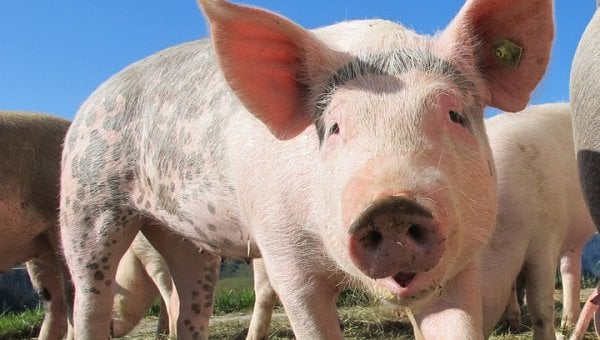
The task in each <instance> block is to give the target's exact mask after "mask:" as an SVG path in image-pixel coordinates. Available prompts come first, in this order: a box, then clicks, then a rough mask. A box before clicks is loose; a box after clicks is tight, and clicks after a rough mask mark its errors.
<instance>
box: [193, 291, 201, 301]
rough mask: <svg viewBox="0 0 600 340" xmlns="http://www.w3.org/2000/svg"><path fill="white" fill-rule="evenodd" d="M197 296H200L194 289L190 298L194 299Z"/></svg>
mask: <svg viewBox="0 0 600 340" xmlns="http://www.w3.org/2000/svg"><path fill="white" fill-rule="evenodd" d="M198 296H200V293H199V292H198V291H197V290H195V291H193V292H192V299H194V300H195V299H197V298H198Z"/></svg>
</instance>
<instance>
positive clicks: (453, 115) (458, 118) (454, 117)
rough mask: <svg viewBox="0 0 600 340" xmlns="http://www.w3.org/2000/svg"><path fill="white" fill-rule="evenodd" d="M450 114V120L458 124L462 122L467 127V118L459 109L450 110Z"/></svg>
mask: <svg viewBox="0 0 600 340" xmlns="http://www.w3.org/2000/svg"><path fill="white" fill-rule="evenodd" d="M448 116H449V117H450V120H451V121H453V122H454V123H456V124H460V125H462V126H464V127H466V125H467V119H466V118H465V116H464V115H463V114H462V113H460V112H458V111H454V110H450V111H448Z"/></svg>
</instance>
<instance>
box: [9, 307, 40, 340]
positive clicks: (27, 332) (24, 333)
mask: <svg viewBox="0 0 600 340" xmlns="http://www.w3.org/2000/svg"><path fill="white" fill-rule="evenodd" d="M43 320H44V311H43V310H42V309H41V308H38V309H33V310H28V311H25V312H23V313H19V314H13V313H2V314H0V340H4V339H6V340H8V339H24V338H31V337H34V336H37V334H38V333H39V331H40V326H41V324H42V321H43Z"/></svg>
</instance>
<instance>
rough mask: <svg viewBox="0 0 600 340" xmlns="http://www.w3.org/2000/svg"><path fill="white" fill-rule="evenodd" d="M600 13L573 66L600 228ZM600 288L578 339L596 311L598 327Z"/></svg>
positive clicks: (585, 165)
mask: <svg viewBox="0 0 600 340" xmlns="http://www.w3.org/2000/svg"><path fill="white" fill-rule="evenodd" d="M599 39H600V12H599V11H598V10H596V14H594V16H593V17H592V20H591V21H590V23H589V24H588V26H587V28H586V30H585V32H584V33H583V36H582V37H581V41H580V42H579V45H578V46H577V51H576V53H575V58H574V60H573V67H572V69H571V84H570V87H571V107H572V110H573V117H572V119H573V134H574V141H575V149H576V151H577V164H578V166H579V179H580V181H581V187H582V190H583V193H584V197H585V200H586V202H587V205H588V208H589V209H590V212H591V214H592V218H593V219H594V223H595V224H596V227H597V228H598V230H600V190H599V189H598V188H600V115H599V114H598V111H599V110H600V98H598V93H600V82H599V81H598V79H599V77H600V60H598V55H600V40H599ZM599 293H600V287H598V288H596V292H595V293H594V294H592V296H590V298H589V299H588V301H587V302H586V304H585V307H584V309H583V312H582V314H581V317H580V320H579V321H578V324H577V327H576V330H575V333H574V335H573V337H574V338H581V337H583V333H584V331H585V329H586V328H587V325H588V323H589V321H590V320H591V318H592V314H593V313H595V314H596V316H595V318H594V320H595V323H596V330H597V331H598V325H599V324H600V315H598V313H597V312H596V311H597V309H598V304H600V296H599Z"/></svg>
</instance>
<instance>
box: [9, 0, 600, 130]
mask: <svg viewBox="0 0 600 340" xmlns="http://www.w3.org/2000/svg"><path fill="white" fill-rule="evenodd" d="M244 3H248V4H252V5H256V6H260V7H264V8H268V9H270V10H273V11H275V12H278V13H280V14H282V15H284V16H287V17H289V18H291V19H292V20H294V21H296V22H297V23H299V24H300V25H302V26H304V27H307V28H314V27H319V26H324V25H327V24H331V23H335V22H338V21H341V20H346V19H363V18H376V17H377V18H386V19H390V20H394V21H398V22H401V23H403V24H404V25H405V26H407V27H410V28H412V29H414V30H416V31H418V32H420V33H426V34H432V33H434V32H436V31H438V30H441V29H443V28H444V27H445V26H446V25H447V23H448V22H449V21H450V20H451V19H452V18H453V17H454V15H455V13H456V12H457V11H458V9H459V8H460V7H461V6H462V4H463V1H462V0H420V1H409V0H396V1H389V0H388V1H382V0H369V1H367V0H360V1H359V0H346V1H341V0H320V1H315V0H303V1H286V0H247V1H245V2H244ZM594 8H595V1H594V0H557V1H556V3H555V17H556V30H557V34H556V40H555V43H554V49H553V52H552V60H551V64H550V67H549V70H548V73H547V74H546V76H545V78H544V80H543V82H542V83H541V85H540V86H539V87H538V89H537V90H536V92H535V93H534V95H533V98H532V103H546V102H555V101H567V100H568V99H569V72H570V68H571V60H572V58H573V54H574V52H575V49H576V47H577V42H578V40H579V37H580V36H581V33H582V32H583V30H584V29H585V25H586V24H587V22H588V21H589V19H590V18H591V16H592V15H593V12H594ZM206 35H207V25H206V22H205V20H204V18H203V16H202V14H201V13H200V11H199V10H198V7H197V5H196V2H195V0H176V1H166V0H162V1H158V0H154V1H147V0H146V1H141V0H125V1H123V0H102V1H92V0H79V1H70V0H52V1H39V0H35V1H34V0H18V1H9V0H4V1H0V109H3V110H28V111H39V112H47V113H51V114H54V115H58V116H62V117H65V118H68V119H72V118H73V116H74V115H75V113H76V111H77V109H78V108H79V106H80V105H81V103H82V102H83V101H84V100H85V99H86V98H87V96H89V94H90V93H91V92H92V91H93V90H94V89H95V88H96V87H97V86H98V85H99V84H100V83H102V82H103V81H104V80H106V79H107V78H108V77H110V76H111V75H113V74H114V73H116V72H118V71H119V70H121V69H122V68H124V67H125V66H127V65H129V64H130V63H132V62H134V61H136V60H139V59H141V58H143V57H146V56H148V55H150V54H152V53H154V52H156V51H158V50H161V49H163V48H165V47H168V46H172V45H176V44H179V43H182V42H186V41H190V40H195V39H198V38H202V37H205V36H206Z"/></svg>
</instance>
